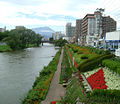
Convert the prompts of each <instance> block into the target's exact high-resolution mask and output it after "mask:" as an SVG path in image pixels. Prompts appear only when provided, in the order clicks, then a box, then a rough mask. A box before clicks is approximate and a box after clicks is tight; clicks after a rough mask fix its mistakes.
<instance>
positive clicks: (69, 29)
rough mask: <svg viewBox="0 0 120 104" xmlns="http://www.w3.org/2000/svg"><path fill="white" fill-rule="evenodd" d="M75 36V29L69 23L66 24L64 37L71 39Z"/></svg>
mask: <svg viewBox="0 0 120 104" xmlns="http://www.w3.org/2000/svg"><path fill="white" fill-rule="evenodd" d="M74 35H75V27H74V26H71V23H67V24H66V36H68V37H73V36H74Z"/></svg>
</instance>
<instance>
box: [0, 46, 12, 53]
mask: <svg viewBox="0 0 120 104" xmlns="http://www.w3.org/2000/svg"><path fill="white" fill-rule="evenodd" d="M10 51H12V49H11V48H10V46H8V45H0V52H10Z"/></svg>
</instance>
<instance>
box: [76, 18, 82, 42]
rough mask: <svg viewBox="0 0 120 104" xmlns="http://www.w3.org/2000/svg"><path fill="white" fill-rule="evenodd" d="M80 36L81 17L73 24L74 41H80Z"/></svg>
mask: <svg viewBox="0 0 120 104" xmlns="http://www.w3.org/2000/svg"><path fill="white" fill-rule="evenodd" d="M81 36H82V19H77V20H76V26H75V41H76V42H80V41H81Z"/></svg>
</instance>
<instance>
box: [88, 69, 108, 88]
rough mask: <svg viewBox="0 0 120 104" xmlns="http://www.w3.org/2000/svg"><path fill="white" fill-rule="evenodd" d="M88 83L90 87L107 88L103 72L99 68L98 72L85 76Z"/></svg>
mask: <svg viewBox="0 0 120 104" xmlns="http://www.w3.org/2000/svg"><path fill="white" fill-rule="evenodd" d="M87 81H88V83H89V84H90V85H91V87H92V89H93V90H94V89H107V85H106V82H105V78H104V72H103V69H102V68H101V69H100V70H99V71H98V72H96V73H94V74H92V75H91V76H90V77H88V78H87Z"/></svg>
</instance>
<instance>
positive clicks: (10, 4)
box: [0, 0, 120, 27]
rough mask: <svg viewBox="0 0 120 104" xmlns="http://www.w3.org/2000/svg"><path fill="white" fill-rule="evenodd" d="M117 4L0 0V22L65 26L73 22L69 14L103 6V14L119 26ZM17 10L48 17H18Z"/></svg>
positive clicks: (108, 0) (111, 0) (81, 0)
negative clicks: (60, 18) (56, 16)
mask: <svg viewBox="0 0 120 104" xmlns="http://www.w3.org/2000/svg"><path fill="white" fill-rule="evenodd" d="M119 5H120V0H1V1H0V8H1V16H0V24H3V25H25V26H28V25H51V26H65V24H66V22H68V21H70V22H73V24H75V21H73V20H72V19H71V18H70V17H69V16H71V17H75V18H77V19H78V18H83V17H84V16H85V15H86V14H87V13H93V12H94V11H95V9H96V8H105V12H104V14H106V15H110V16H111V17H113V18H114V19H115V20H116V21H117V22H118V23H117V24H118V27H120V19H119V16H120V15H119V11H120V9H119ZM19 12H20V13H24V14H31V15H34V16H42V17H45V18H48V19H47V20H41V19H39V18H33V19H32V18H28V17H26V16H23V15H21V16H20V17H19V15H18V13H19ZM54 15H64V16H65V18H64V17H63V18H64V19H62V20H59V19H58V18H56V19H55V18H53V19H50V18H49V17H51V16H54ZM66 17H67V18H66Z"/></svg>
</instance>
